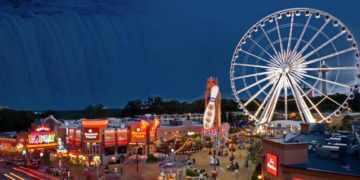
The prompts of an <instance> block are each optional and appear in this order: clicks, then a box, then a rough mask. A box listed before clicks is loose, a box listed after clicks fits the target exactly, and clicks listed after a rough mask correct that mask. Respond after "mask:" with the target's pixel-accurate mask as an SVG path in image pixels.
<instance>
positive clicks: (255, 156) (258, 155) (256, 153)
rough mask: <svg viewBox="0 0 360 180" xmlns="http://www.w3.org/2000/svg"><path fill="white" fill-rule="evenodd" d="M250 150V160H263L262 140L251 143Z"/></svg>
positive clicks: (258, 161) (256, 161)
mask: <svg viewBox="0 0 360 180" xmlns="http://www.w3.org/2000/svg"><path fill="white" fill-rule="evenodd" d="M248 151H249V160H251V162H253V163H254V164H256V165H257V164H259V163H260V162H261V161H262V145H261V141H256V142H254V143H251V145H250V148H249V149H248Z"/></svg>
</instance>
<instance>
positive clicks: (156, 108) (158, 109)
mask: <svg viewBox="0 0 360 180" xmlns="http://www.w3.org/2000/svg"><path fill="white" fill-rule="evenodd" d="M163 105H164V102H163V100H162V98H161V97H149V98H148V99H147V100H146V101H145V112H146V113H149V114H162V112H163V109H164V107H163Z"/></svg>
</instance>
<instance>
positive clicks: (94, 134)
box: [84, 128, 99, 140]
mask: <svg viewBox="0 0 360 180" xmlns="http://www.w3.org/2000/svg"><path fill="white" fill-rule="evenodd" d="M84 134H85V139H86V140H98V139H99V128H85V133H84Z"/></svg>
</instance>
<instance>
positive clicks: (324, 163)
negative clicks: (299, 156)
mask: <svg viewBox="0 0 360 180" xmlns="http://www.w3.org/2000/svg"><path fill="white" fill-rule="evenodd" d="M283 166H285V167H291V168H297V169H306V170H313V171H321V172H330V173H339V174H347V175H352V176H359V178H360V159H359V158H357V157H354V156H345V157H341V158H339V159H331V158H321V157H318V156H317V155H316V154H315V153H309V154H308V163H307V164H295V165H283Z"/></svg>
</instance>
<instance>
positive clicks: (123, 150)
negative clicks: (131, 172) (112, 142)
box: [117, 146, 127, 154]
mask: <svg viewBox="0 0 360 180" xmlns="http://www.w3.org/2000/svg"><path fill="white" fill-rule="evenodd" d="M117 151H118V154H126V152H127V147H126V146H119V147H118V148H117Z"/></svg>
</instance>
